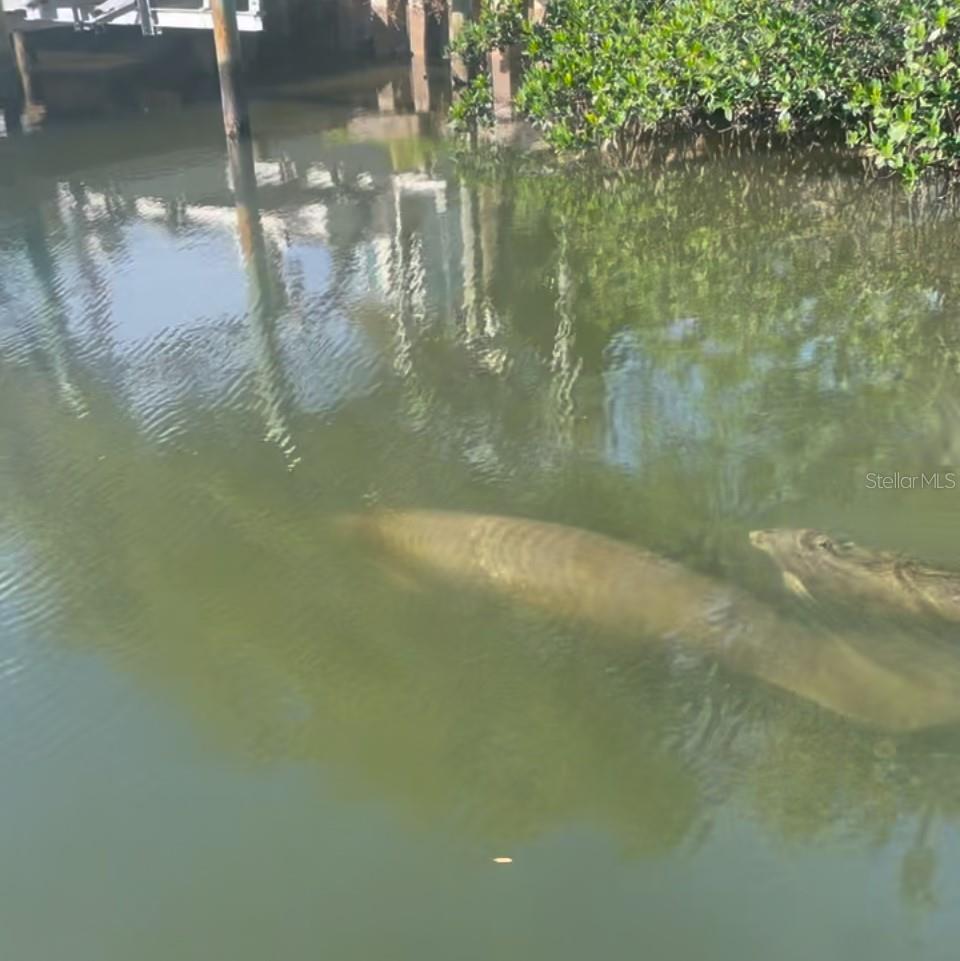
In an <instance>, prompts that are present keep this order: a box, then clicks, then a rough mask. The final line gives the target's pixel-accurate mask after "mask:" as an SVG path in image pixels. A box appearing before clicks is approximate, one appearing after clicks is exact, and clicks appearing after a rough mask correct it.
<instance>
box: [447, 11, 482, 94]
mask: <svg viewBox="0 0 960 961" xmlns="http://www.w3.org/2000/svg"><path fill="white" fill-rule="evenodd" d="M476 13H477V0H450V17H449V20H448V21H447V29H448V40H449V42H450V44H453V42H454V41H455V40H456V39H457V38H458V37H459V36H460V32H461V31H462V30H463V25H464V24H465V23H466V22H467V21H468V20H473V19H474V17H475V16H476ZM450 79H451V80H452V81H453V82H454V84H464V83H466V82H467V81H468V80H469V79H470V76H469V73H468V70H467V65H466V64H465V63H464V61H463V57H460V56H458V55H457V54H451V56H450Z"/></svg>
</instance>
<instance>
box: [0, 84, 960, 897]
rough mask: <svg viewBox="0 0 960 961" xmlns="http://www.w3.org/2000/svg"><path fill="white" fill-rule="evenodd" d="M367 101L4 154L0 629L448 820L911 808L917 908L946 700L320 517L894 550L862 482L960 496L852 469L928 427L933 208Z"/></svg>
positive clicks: (952, 364) (714, 559)
mask: <svg viewBox="0 0 960 961" xmlns="http://www.w3.org/2000/svg"><path fill="white" fill-rule="evenodd" d="M381 92H382V88H381ZM389 96H390V97H394V98H396V97H397V96H398V95H397V94H396V92H395V91H394V89H393V88H392V87H391V90H390V92H389ZM384 97H385V98H386V97H387V95H386V94H384ZM396 104H397V100H396V99H394V101H393V108H392V111H393V112H390V111H389V110H388V112H386V113H381V114H376V115H374V114H369V113H366V114H360V115H358V116H356V117H352V118H351V119H350V120H349V121H348V122H347V123H346V126H344V127H343V128H342V129H341V130H340V131H339V132H338V134H337V135H335V136H334V135H331V134H329V133H324V132H323V131H322V128H323V126H324V124H323V122H322V120H317V119H316V118H314V117H308V118H307V119H306V120H303V121H302V122H303V123H304V124H305V126H306V127H307V129H306V130H305V131H301V132H299V133H295V132H294V131H293V129H292V116H293V115H292V114H288V115H286V116H283V115H282V114H281V120H280V121H278V128H277V129H271V127H270V125H269V124H266V125H263V126H261V127H260V135H259V137H258V139H257V140H256V141H255V142H254V144H253V145H249V144H248V145H246V146H245V147H243V148H242V149H239V150H238V151H236V152H233V153H231V155H230V156H229V157H227V158H225V157H224V156H223V153H222V151H221V150H220V149H219V147H214V146H212V145H211V144H209V143H208V142H206V141H204V143H203V144H201V145H200V146H199V147H198V146H196V145H194V144H193V143H192V142H191V140H190V137H189V129H190V122H189V121H184V125H183V126H179V125H178V124H179V122H174V121H170V127H169V128H167V129H169V130H170V132H171V140H170V143H169V145H168V148H167V149H166V150H163V149H161V148H160V146H159V145H158V142H155V143H154V146H153V147H151V148H150V152H151V154H152V156H151V157H150V159H149V160H148V161H146V162H145V161H144V160H143V158H139V157H138V158H134V159H130V158H123V157H122V156H121V153H122V150H123V149H125V148H122V147H121V146H119V140H120V139H121V138H120V136H119V135H118V137H117V140H116V141H114V146H116V148H117V157H118V159H116V160H115V161H109V160H108V157H107V155H109V154H110V152H111V151H110V149H108V148H107V147H104V146H102V145H101V147H100V148H98V149H100V150H101V151H102V153H101V154H99V155H95V154H93V153H91V155H90V156H89V157H88V158H83V159H81V160H80V161H79V162H77V161H73V160H66V159H65V158H64V156H63V155H62V154H58V155H57V156H50V155H45V148H44V147H43V146H37V145H34V144H23V145H22V146H21V147H16V146H14V147H11V146H10V145H6V149H8V150H22V151H24V153H22V154H21V155H20V156H19V159H18V158H16V157H15V158H14V162H19V163H21V164H22V166H21V168H20V169H21V170H22V171H24V173H26V174H27V175H28V176H27V183H28V188H27V189H24V191H23V193H22V196H20V197H19V198H16V197H13V196H12V195H10V197H9V200H10V202H9V204H7V205H5V207H4V210H3V213H2V220H0V256H2V257H3V260H4V262H5V268H4V271H3V274H2V277H3V280H2V286H0V304H2V306H3V318H4V319H3V322H2V325H0V451H2V453H0V504H2V518H3V520H2V523H0V530H2V532H3V536H4V538H5V539H9V540H10V542H11V543H14V544H15V545H17V549H18V550H19V551H20V552H21V554H22V556H23V557H24V558H27V559H28V560H25V561H23V563H22V564H20V565H19V566H18V567H17V568H15V569H12V570H11V571H9V572H7V573H6V574H5V576H4V579H3V580H2V581H0V623H4V624H5V627H6V629H7V630H8V631H9V632H11V633H16V634H18V635H23V636H28V635H30V634H31V633H35V634H38V635H43V636H47V637H51V638H57V640H58V643H60V644H63V645H68V646H70V647H71V648H72V649H75V650H78V651H83V652H89V653H95V654H96V655H97V656H99V657H101V658H103V659H104V660H105V661H106V662H108V663H110V664H111V665H115V666H116V667H117V668H118V669H119V670H121V671H123V672H126V673H128V674H129V675H130V676H132V677H135V678H136V679H137V681H138V683H139V684H142V685H143V686H144V688H145V689H148V690H150V691H156V692H159V693H160V694H161V695H162V696H163V697H165V698H169V699H171V700H172V701H174V702H175V703H176V704H177V705H178V706H179V707H180V708H181V709H182V710H183V712H184V713H186V714H187V715H188V716H189V717H190V718H192V719H193V720H194V721H195V722H196V724H195V726H196V729H197V731H198V732H200V736H202V737H203V738H204V739H206V740H207V741H208V742H209V743H210V744H211V745H213V746H214V747H215V749H216V750H217V751H220V752H223V753H224V754H226V755H227V756H230V757H233V758H236V759H238V760H242V761H243V762H245V763H247V764H250V765H267V764H277V763H279V762H290V761H296V762H301V763H303V764H305V765H306V766H307V767H308V768H311V769H313V768H316V769H319V768H323V769H327V768H331V769H334V770H336V771H338V772H339V774H340V777H341V778H342V780H343V782H344V783H345V784H348V785H350V786H351V790H353V791H356V792H358V793H368V794H372V795H374V796H378V797H385V798H387V799H388V800H390V801H392V802H395V803H396V804H397V805H398V806H399V807H401V808H402V809H403V810H404V811H406V812H408V813H409V815H410V817H412V818H414V819H416V820H417V821H419V822H421V823H424V824H430V823H443V824H445V825H447V826H448V828H449V830H451V831H452V832H454V833H456V834H457V835H458V836H467V837H476V838H480V839H482V840H484V841H489V842H491V843H494V842H499V843H502V842H512V841H518V840H523V839H530V838H534V837H537V836H539V835H542V834H545V833H548V832H549V831H551V830H554V829H558V828H561V827H563V826H565V825H569V824H571V823H576V822H588V823H591V824H595V825H599V826H601V827H602V828H604V829H605V830H606V831H608V832H609V833H610V834H611V835H612V836H613V837H614V838H615V839H616V840H617V842H618V844H619V846H620V847H621V849H622V850H624V851H625V852H628V853H630V854H632V855H635V856H640V855H652V854H664V853H666V852H668V851H671V850H675V849H678V848H681V847H683V846H686V847H687V848H692V847H693V846H695V845H696V844H697V843H699V842H700V841H702V840H703V838H704V837H705V836H706V835H707V834H708V833H709V830H710V824H711V823H712V822H713V820H714V818H715V817H716V816H717V815H718V812H720V811H721V810H722V809H724V808H728V807H729V808H730V809H732V810H734V811H736V812H739V813H742V814H743V815H744V816H746V817H748V818H750V819H752V820H755V821H757V822H759V823H760V824H762V825H764V826H765V827H766V828H768V829H769V830H770V831H771V832H773V833H775V834H776V835H778V836H780V837H785V838H788V839H792V840H802V841H809V840H811V839H816V838H824V837H830V836H834V835H836V834H841V835H843V836H846V837H852V838H855V839H857V840H858V841H860V842H862V843H865V844H876V845H878V846H880V845H885V844H887V843H889V842H890V839H891V838H892V837H893V836H894V834H895V833H896V831H897V830H899V825H901V824H902V823H903V822H905V821H907V822H909V823H910V824H911V825H915V828H913V829H912V830H915V834H914V836H913V838H912V840H911V842H910V844H909V847H908V850H907V851H906V853H905V854H904V857H903V870H902V876H901V883H902V893H903V896H904V898H905V899H906V900H908V901H911V902H916V903H921V904H923V903H928V902H930V901H931V899H933V898H934V897H935V887H936V876H937V867H936V864H935V849H934V841H933V840H932V839H933V838H935V836H936V832H937V830H938V828H939V827H940V826H941V825H945V824H952V823H953V822H954V821H955V819H956V817H957V815H958V813H960V807H958V802H957V798H960V791H958V790H957V788H958V787H960V742H958V740H957V736H956V732H955V731H944V732H936V733H933V734H922V735H918V736H915V737H910V738H887V737H882V736H879V735H877V734H876V733H873V732H871V731H869V730H865V729H861V728H858V727H856V726H854V725H851V724H848V723H846V722H844V721H842V720H841V719H838V718H834V717H832V716H829V715H827V714H825V713H824V712H821V711H819V710H818V709H817V708H815V707H814V706H812V705H809V704H805V703H803V702H801V701H799V700H797V699H793V698H791V697H790V696H788V695H785V694H782V693H779V692H777V691H774V690H771V689H767V688H765V687H763V686H762V685H761V684H759V683H754V682H751V681H750V680H749V679H746V678H742V677H738V676H735V675H732V674H731V673H728V672H725V671H723V670H722V669H720V668H718V667H717V666H716V665H714V664H712V663H711V662H710V660H709V659H708V658H705V657H697V656H694V655H691V654H689V653H686V652H684V651H682V650H675V649H673V648H672V647H667V646H663V647H660V648H654V647H652V646H651V647H649V648H648V647H645V646H643V645H637V646H636V648H635V649H634V648H629V649H626V648H624V647H623V646H622V645H620V646H618V647H614V646H611V645H610V644H609V643H608V642H607V640H606V639H605V638H603V637H602V636H601V635H600V634H599V632H596V631H593V630H591V629H590V628H584V627H582V626H574V625H571V624H569V623H564V622H563V621H562V619H560V618H556V617H553V618H552V617H549V616H542V615H536V614H534V613H532V612H529V611H523V610H519V609H516V608H514V607H513V606H511V605H509V604H508V603H506V602H498V601H495V600H490V599H489V598H484V597H482V596H480V595H474V594H473V593H471V592H470V591H468V590H464V591H462V592H458V593H454V592H450V591H439V590H436V589H434V588H431V587H430V586H429V585H427V586H425V585H423V584H410V583H403V582H401V581H399V580H398V579H397V577H396V574H395V572H393V573H386V572H381V571H379V570H377V569H376V568H375V567H373V566H371V564H370V558H369V557H367V556H365V555H363V554H362V553H360V552H354V551H352V550H351V549H350V547H349V545H345V544H344V543H343V542H342V541H340V540H338V539H337V538H335V537H334V536H333V534H332V533H331V531H330V528H329V526H328V523H327V519H328V518H329V517H330V516H331V515H333V514H335V513H336V512H339V511H343V510H357V509H363V508H364V506H365V505H369V504H384V505H388V506H407V505H428V506H436V507H448V508H458V509H461V510H471V511H479V512H492V513H511V514H521V515H527V516H531V517H539V518H544V519H552V520H557V521H562V522H565V523H569V524H572V525H577V526H581V527H584V528H588V529H592V530H597V531H602V532H604V533H607V534H610V535H613V536H617V537H620V538H622V539H624V540H628V541H631V542H634V543H636V544H640V545H643V546H645V547H649V548H651V549H654V550H656V551H658V552H660V553H662V554H664V555H665V556H669V557H672V558H675V559H678V560H680V561H682V562H683V563H685V564H687V565H689V567H690V568H691V569H693V570H698V571H704V572H708V573H711V574H713V575H716V576H721V577H724V578H726V579H729V580H731V581H737V582H740V583H743V584H744V585H745V586H746V587H748V588H750V589H751V590H753V591H754V592H756V593H757V594H760V595H762V596H765V597H767V598H768V599H770V600H772V601H773V602H774V603H777V604H782V605H783V606H784V616H785V617H789V616H794V615H793V614H792V613H791V611H790V609H789V606H788V605H787V602H786V601H785V600H783V599H782V598H780V596H779V594H778V593H777V592H778V585H776V584H775V583H773V582H772V580H771V579H770V577H769V572H766V571H764V569H763V567H762V564H761V563H760V561H759V560H758V559H757V558H755V557H754V556H753V554H752V552H751V549H750V547H749V544H748V543H747V538H746V532H747V531H748V530H750V529H751V528H753V527H756V526H759V525H760V524H761V523H769V522H771V521H773V520H778V519H790V520H791V521H792V522H793V523H795V524H800V523H811V524H813V523H821V522H822V523H828V524H829V523H830V522H831V520H832V519H835V518H837V517H839V516H846V517H848V518H850V519H852V520H853V521H854V522H855V523H859V524H861V525H867V524H869V525H870V526H871V529H872V530H873V531H874V533H875V536H874V538H873V539H874V540H882V539H883V535H884V532H885V531H886V532H888V533H889V536H890V539H891V541H893V542H894V544H895V543H896V534H897V527H896V525H895V524H894V523H893V522H892V521H891V520H890V514H891V509H890V505H891V503H896V504H897V505H898V507H900V508H902V509H903V510H907V511H909V512H912V513H911V516H912V519H913V526H912V530H913V531H914V533H915V535H916V537H917V539H918V542H919V544H918V546H919V548H920V549H922V550H925V551H926V552H927V553H928V554H936V552H937V551H938V550H944V549H945V547H946V545H947V544H948V543H952V544H955V543H956V534H957V523H958V515H957V513H956V511H955V510H953V509H952V508H951V507H950V506H949V505H948V504H947V503H946V502H945V501H944V499H943V498H940V499H939V500H938V499H936V498H934V497H933V496H932V495H931V496H928V497H923V496H918V497H916V498H915V499H914V500H912V501H910V502H909V503H907V502H906V501H904V500H903V499H902V498H900V499H899V500H898V499H897V498H893V499H892V500H887V501H881V500H879V499H878V496H877V495H876V494H875V493H874V492H868V491H866V490H865V489H864V486H863V484H862V474H863V472H864V471H865V470H867V469H868V468H869V469H878V468H881V467H884V466H890V465H894V464H898V463H901V462H902V463H908V462H910V463H920V462H923V463H931V462H932V461H935V460H937V459H938V458H939V459H947V460H948V459H949V458H950V457H951V455H952V452H953V451H954V450H955V442H956V436H955V434H956V429H955V423H954V421H953V420H952V418H951V412H952V411H953V410H954V409H955V407H954V406H953V405H954V404H955V403H956V397H957V396H960V395H958V393H957V386H958V385H957V382H956V370H957V367H956V364H957V358H958V357H960V354H958V353H957V347H958V345H957V341H956V338H957V334H956V330H957V329H958V328H957V326H956V320H957V312H958V309H960V307H958V301H957V280H958V273H957V267H956V265H955V263H954V259H952V258H951V257H950V256H949V255H948V253H947V251H948V250H949V244H948V243H947V240H946V238H947V237H949V236H950V235H951V234H952V232H953V231H955V226H956V224H955V219H954V217H955V212H954V210H953V209H952V207H949V206H941V207H937V208H936V210H937V211H938V212H937V213H936V214H934V213H933V212H932V210H933V209H934V208H931V209H930V210H927V209H925V208H924V207H923V201H922V199H921V200H919V201H918V200H914V201H907V200H906V199H904V198H903V197H901V196H900V195H899V194H897V193H896V192H895V191H894V190H891V189H887V187H885V186H883V185H880V186H877V185H874V186H867V185H865V184H864V183H862V182H860V181H858V180H857V179H856V178H851V177H850V176H849V174H845V173H838V172H836V171H835V170H832V169H831V168H829V167H828V168H826V169H823V168H819V167H818V166H817V165H816V164H814V163H812V162H811V163H810V164H806V163H805V161H804V159H803V157H800V158H799V159H798V158H797V157H795V156H792V155H783V154H778V153H767V154H764V153H758V154H754V155H750V156H739V157H738V156H734V155H726V156H721V157H719V158H713V159H712V160H710V161H709V162H706V161H694V162H686V161H682V162H675V163H671V164H670V165H668V166H666V167H664V166H651V168H650V169H647V170H644V171H641V172H638V173H636V174H634V175H631V176H629V177H618V178H613V177H611V176H609V174H608V173H606V172H604V171H601V170H591V169H584V170H575V171H567V172H566V173H554V174H552V175H551V176H549V177H544V176H542V174H538V173H537V172H536V171H534V170H529V169H527V168H526V167H525V161H519V162H514V161H512V160H510V159H509V158H501V159H500V160H499V161H498V162H497V164H496V166H493V167H485V166H483V165H482V164H480V163H478V162H476V160H474V161H468V162H462V163H461V164H460V166H459V167H458V166H457V164H456V163H455V162H454V160H453V159H452V158H451V157H450V155H449V152H448V151H447V149H446V148H445V147H444V145H442V144H440V143H438V142H437V141H435V140H433V139H430V138H428V137H424V136H423V135H422V133H423V131H422V129H421V128H420V127H419V126H417V125H411V124H410V122H409V118H408V117H404V116H403V115H402V114H401V113H398V112H396V111H397V106H396ZM381 109H384V104H383V103H381ZM414 119H416V118H414ZM288 123H289V124H290V125H288ZM185 131H186V132H185ZM174 134H176V136H179V137H181V138H182V139H181V140H179V141H177V140H176V139H175V137H174V136H173V135H174ZM157 137H158V141H159V140H161V139H162V137H161V136H160V134H159V133H158V134H157ZM51 142H56V141H55V140H54V141H51ZM28 156H29V157H35V158H36V159H37V164H36V166H35V167H34V166H33V161H32V160H31V161H30V163H29V164H27V162H26V160H25V159H24V158H26V157H28ZM31 171H32V173H31ZM197 265H200V266H199V267H198V266H197ZM24 266H25V267H28V268H29V270H28V271H22V270H20V268H21V267H24ZM148 275H149V276H148ZM150 278H152V279H150ZM148 281H149V282H148ZM134 291H135V292H136V298H137V299H136V300H135V301H134V299H133V297H134V293H133V292H134ZM134 303H136V304H137V306H136V308H134V307H133V306H132V305H133V304H134ZM871 497H872V499H871ZM884 525H887V526H886V527H884ZM901 544H902V546H904V547H907V546H913V545H910V544H907V543H903V542H902V541H901ZM401 576H402V575H401ZM798 616H799V615H798ZM824 629H826V627H824ZM929 643H930V644H931V645H939V644H942V639H941V638H933V637H931V638H930V639H929ZM917 649H918V650H919V648H917ZM26 667H27V668H28V669H30V670H42V669H43V666H42V664H40V665H31V664H29V663H28V664H27V665H26Z"/></svg>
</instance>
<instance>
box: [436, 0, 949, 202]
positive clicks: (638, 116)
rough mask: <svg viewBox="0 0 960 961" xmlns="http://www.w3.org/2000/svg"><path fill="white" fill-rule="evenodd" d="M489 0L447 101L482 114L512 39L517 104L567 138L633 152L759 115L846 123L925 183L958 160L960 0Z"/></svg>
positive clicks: (826, 128)
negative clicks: (464, 73)
mask: <svg viewBox="0 0 960 961" xmlns="http://www.w3.org/2000/svg"><path fill="white" fill-rule="evenodd" d="M525 6H526V5H525V3H524V0H500V2H497V3H492V2H487V3H485V4H484V7H483V10H482V12H481V15H480V16H479V18H478V19H477V20H476V21H475V22H474V23H471V24H468V25H467V26H466V27H465V28H464V30H463V32H462V34H461V36H460V37H459V38H458V40H457V42H456V43H455V44H454V50H455V52H456V53H458V54H459V55H460V56H461V57H463V59H464V60H465V62H466V63H467V64H468V66H469V67H470V68H471V70H472V71H473V79H472V81H471V83H470V85H469V86H468V88H467V89H466V90H465V91H464V92H463V94H462V96H461V98H460V100H459V101H458V103H457V104H456V105H455V106H454V108H453V119H454V121H455V123H456V124H458V125H459V126H461V127H468V126H472V125H475V124H477V123H482V122H484V121H485V120H488V119H489V117H490V115H491V85H490V82H489V75H488V69H489V68H488V56H487V55H488V54H489V52H490V51H491V50H493V49H495V48H500V49H505V48H507V47H508V46H511V45H516V46H517V47H518V48H519V50H520V56H521V62H522V66H523V77H522V81H521V83H520V86H519V89H518V91H517V96H516V107H517V111H518V113H519V114H520V115H521V116H522V117H524V118H526V119H528V120H531V121H533V122H534V123H535V124H536V125H537V126H539V127H540V128H541V129H542V130H543V131H544V133H545V136H546V137H547V139H548V141H549V142H550V143H551V144H552V145H553V146H555V147H557V148H560V149H565V150H569V149H582V148H588V147H595V148H600V149H601V150H602V151H603V152H605V153H607V154H609V155H610V156H612V157H614V158H616V159H617V160H619V161H621V162H630V161H631V160H632V159H634V158H635V155H636V152H637V150H638V149H639V148H640V147H641V146H642V144H643V143H644V142H645V140H646V139H647V138H648V137H649V136H651V135H657V134H664V133H675V132H678V131H685V130H691V129H702V128H714V129H730V128H733V129H755V130H762V131H766V132H769V133H770V134H771V135H773V134H777V135H782V136H790V137H796V136H800V135H806V136H811V135H812V136H821V137H822V136H825V135H827V136H831V137H836V136H838V135H841V136H843V137H844V138H845V140H846V143H847V144H848V145H850V146H851V147H856V148H858V149H861V150H862V151H864V153H866V154H867V155H868V156H869V157H870V158H872V160H873V161H874V162H875V164H876V165H877V167H878V168H881V169H886V170H892V171H896V172H898V173H899V174H900V175H901V176H902V178H903V179H904V180H905V181H906V182H907V183H908V184H913V183H915V182H916V181H917V180H918V179H919V178H920V177H921V176H922V175H924V174H925V173H928V172H930V171H932V170H936V169H941V170H950V171H955V170H956V169H957V168H958V167H960V130H958V108H960V85H958V84H960V82H958V68H960V0H945V2H943V3H929V2H916V0H551V2H550V3H549V4H547V7H546V13H545V16H544V18H543V19H542V21H540V22H539V23H533V22H531V21H530V20H529V19H528V18H527V17H526V16H525V12H524V11H525Z"/></svg>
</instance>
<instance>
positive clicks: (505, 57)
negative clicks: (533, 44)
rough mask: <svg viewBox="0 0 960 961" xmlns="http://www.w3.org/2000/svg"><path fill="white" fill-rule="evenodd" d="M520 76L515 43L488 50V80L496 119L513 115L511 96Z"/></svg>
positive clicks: (518, 54) (518, 53)
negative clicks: (501, 48)
mask: <svg viewBox="0 0 960 961" xmlns="http://www.w3.org/2000/svg"><path fill="white" fill-rule="evenodd" d="M519 78H520V51H519V48H518V47H516V46H515V45H511V46H509V47H506V48H505V49H503V50H499V49H497V48H494V49H493V50H491V51H490V82H491V86H492V87H493V115H494V116H495V117H496V118H497V120H510V119H511V118H512V117H513V98H514V97H515V96H516V93H517V86H518V83H519Z"/></svg>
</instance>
